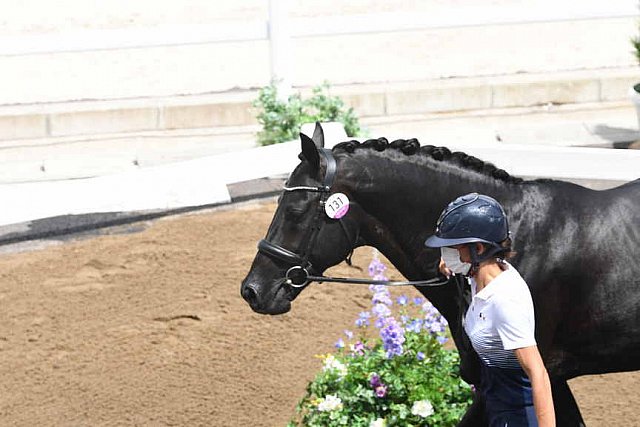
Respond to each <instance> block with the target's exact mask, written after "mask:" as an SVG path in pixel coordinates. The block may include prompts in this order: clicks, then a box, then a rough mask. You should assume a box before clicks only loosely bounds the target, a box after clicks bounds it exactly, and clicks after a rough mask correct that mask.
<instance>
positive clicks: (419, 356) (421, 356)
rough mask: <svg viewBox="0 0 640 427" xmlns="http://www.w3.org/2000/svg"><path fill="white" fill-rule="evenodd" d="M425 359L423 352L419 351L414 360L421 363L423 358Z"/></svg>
mask: <svg viewBox="0 0 640 427" xmlns="http://www.w3.org/2000/svg"><path fill="white" fill-rule="evenodd" d="M425 357H426V356H425V355H424V353H423V352H421V351H419V352H418V353H416V359H418V360H421V361H422V360H424V358H425Z"/></svg>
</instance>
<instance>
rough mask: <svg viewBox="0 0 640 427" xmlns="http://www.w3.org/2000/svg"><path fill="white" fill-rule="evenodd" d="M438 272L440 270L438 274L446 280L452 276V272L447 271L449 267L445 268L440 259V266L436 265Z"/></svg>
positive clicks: (445, 265)
mask: <svg viewBox="0 0 640 427" xmlns="http://www.w3.org/2000/svg"><path fill="white" fill-rule="evenodd" d="M438 270H440V273H442V274H443V275H444V276H445V277H447V278H449V277H451V276H453V272H452V271H451V270H449V267H447V264H445V263H444V260H443V259H442V258H440V264H438Z"/></svg>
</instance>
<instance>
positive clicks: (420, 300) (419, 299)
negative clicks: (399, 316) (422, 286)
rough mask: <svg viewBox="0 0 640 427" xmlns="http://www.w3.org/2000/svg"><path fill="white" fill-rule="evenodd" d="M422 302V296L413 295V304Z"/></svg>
mask: <svg viewBox="0 0 640 427" xmlns="http://www.w3.org/2000/svg"><path fill="white" fill-rule="evenodd" d="M422 303H424V298H422V297H415V298H414V299H413V304H414V305H422Z"/></svg>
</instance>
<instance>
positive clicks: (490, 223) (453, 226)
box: [425, 193, 509, 248]
mask: <svg viewBox="0 0 640 427" xmlns="http://www.w3.org/2000/svg"><path fill="white" fill-rule="evenodd" d="M508 237H509V225H508V223H507V215H506V214H505V212H504V209H503V208H502V206H501V205H500V203H498V202H497V201H496V200H495V199H493V198H492V197H489V196H485V195H482V194H478V193H470V194H466V195H464V196H460V197H458V198H457V199H455V200H454V201H453V202H451V203H449V205H448V206H447V207H446V209H445V210H444V211H443V212H442V214H441V215H440V218H439V219H438V222H437V224H436V232H435V234H434V235H433V236H431V237H429V238H428V239H427V240H426V241H425V245H426V246H428V247H431V248H441V247H444V246H456V245H462V244H466V243H474V242H481V243H487V244H490V245H492V246H494V247H499V243H500V242H502V241H504V240H505V239H506V238H508Z"/></svg>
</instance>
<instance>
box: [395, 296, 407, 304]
mask: <svg viewBox="0 0 640 427" xmlns="http://www.w3.org/2000/svg"><path fill="white" fill-rule="evenodd" d="M397 301H398V304H399V305H407V303H408V302H409V298H407V296H406V295H400V296H399V297H398V299H397Z"/></svg>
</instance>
